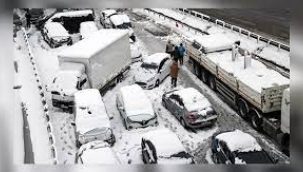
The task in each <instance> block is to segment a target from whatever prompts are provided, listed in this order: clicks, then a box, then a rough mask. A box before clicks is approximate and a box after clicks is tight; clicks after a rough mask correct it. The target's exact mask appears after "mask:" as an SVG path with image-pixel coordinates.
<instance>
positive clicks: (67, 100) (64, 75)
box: [51, 62, 90, 108]
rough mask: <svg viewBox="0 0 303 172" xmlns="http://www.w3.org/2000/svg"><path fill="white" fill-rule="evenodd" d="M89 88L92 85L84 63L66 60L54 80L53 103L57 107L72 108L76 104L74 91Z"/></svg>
mask: <svg viewBox="0 0 303 172" xmlns="http://www.w3.org/2000/svg"><path fill="white" fill-rule="evenodd" d="M87 88H90V85H89V82H88V78H87V75H86V73H85V66H84V64H81V63H73V62H64V63H62V64H61V66H60V69H59V72H58V75H57V77H55V78H54V80H53V85H52V88H51V95H52V104H53V106H56V107H67V108H71V107H73V105H74V93H75V92H77V91H79V90H83V89H87Z"/></svg>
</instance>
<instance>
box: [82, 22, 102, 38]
mask: <svg viewBox="0 0 303 172" xmlns="http://www.w3.org/2000/svg"><path fill="white" fill-rule="evenodd" d="M98 30H99V29H98V27H97V25H96V23H95V22H94V21H87V22H82V23H80V34H81V36H82V38H87V37H88V36H90V35H91V34H92V33H94V32H97V31H98Z"/></svg>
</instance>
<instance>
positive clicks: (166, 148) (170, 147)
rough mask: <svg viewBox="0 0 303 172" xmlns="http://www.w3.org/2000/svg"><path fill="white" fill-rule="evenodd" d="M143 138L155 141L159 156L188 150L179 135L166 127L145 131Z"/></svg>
mask: <svg viewBox="0 0 303 172" xmlns="http://www.w3.org/2000/svg"><path fill="white" fill-rule="evenodd" d="M142 138H143V139H145V140H149V141H151V142H152V143H153V145H154V146H155V148H156V152H157V156H158V157H159V156H163V157H168V156H171V155H173V154H177V153H179V152H183V151H184V152H186V151H185V148H184V147H183V145H182V143H181V141H180V140H179V138H178V136H177V135H176V134H175V133H173V132H172V131H170V130H168V129H166V128H163V129H157V130H153V131H150V132H148V133H145V134H144V135H143V136H142Z"/></svg>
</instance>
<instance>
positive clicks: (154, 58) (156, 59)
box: [143, 53, 170, 65]
mask: <svg viewBox="0 0 303 172" xmlns="http://www.w3.org/2000/svg"><path fill="white" fill-rule="evenodd" d="M169 57H170V56H169V54H167V53H155V54H152V55H150V56H148V57H145V58H144V59H143V62H144V63H148V64H157V65H159V64H160V62H161V61H162V60H163V59H165V58H169Z"/></svg>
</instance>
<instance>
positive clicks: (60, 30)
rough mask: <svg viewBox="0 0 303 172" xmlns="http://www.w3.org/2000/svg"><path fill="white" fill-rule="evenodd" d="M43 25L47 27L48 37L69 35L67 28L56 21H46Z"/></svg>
mask: <svg viewBox="0 0 303 172" xmlns="http://www.w3.org/2000/svg"><path fill="white" fill-rule="evenodd" d="M44 27H45V28H46V29H47V31H48V32H47V35H48V37H50V38H52V37H69V34H68V32H67V30H66V29H65V28H64V27H63V26H62V24H61V23H58V22H47V23H46V24H45V25H44Z"/></svg>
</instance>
